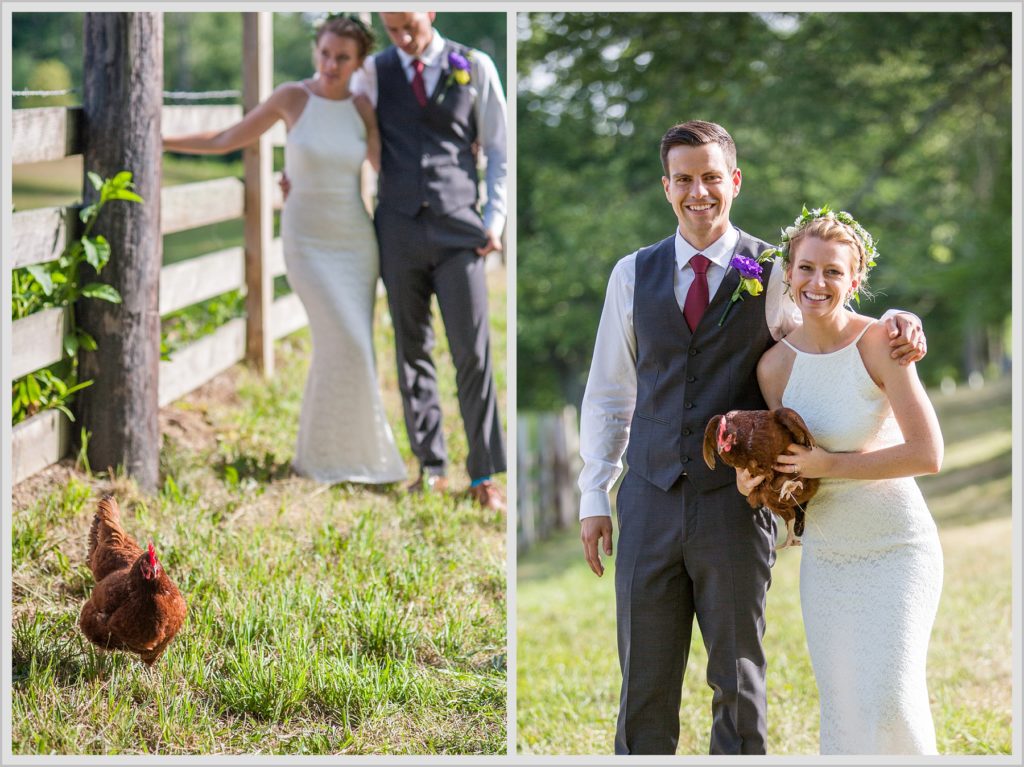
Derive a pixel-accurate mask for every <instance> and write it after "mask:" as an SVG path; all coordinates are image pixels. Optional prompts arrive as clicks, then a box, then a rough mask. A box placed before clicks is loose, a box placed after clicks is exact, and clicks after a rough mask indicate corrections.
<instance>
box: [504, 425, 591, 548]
mask: <svg viewBox="0 0 1024 767" xmlns="http://www.w3.org/2000/svg"><path fill="white" fill-rule="evenodd" d="M517 428H518V430H517V432H516V433H517V445H518V449H517V452H518V455H517V460H516V467H517V475H516V476H517V480H516V489H517V498H518V501H517V506H518V508H517V509H516V524H517V528H516V529H517V541H518V548H519V552H520V553H522V552H524V551H526V549H528V548H529V547H530V546H531V545H533V544H534V543H536V542H537V541H541V540H544V539H545V538H547V537H549V536H550V535H551V534H552V533H554V532H556V531H558V530H563V529H566V528H573V527H575V525H576V520H577V519H578V518H579V491H578V490H577V486H576V480H577V477H579V473H580V466H581V463H580V458H579V427H578V423H577V419H576V408H574V407H572V406H567V407H566V408H564V409H563V410H562V411H560V412H553V413H520V414H519V416H518V418H517Z"/></svg>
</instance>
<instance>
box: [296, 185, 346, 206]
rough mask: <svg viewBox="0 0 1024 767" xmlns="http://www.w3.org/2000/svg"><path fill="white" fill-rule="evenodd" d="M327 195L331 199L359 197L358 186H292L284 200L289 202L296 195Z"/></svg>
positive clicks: (321, 196)
mask: <svg viewBox="0 0 1024 767" xmlns="http://www.w3.org/2000/svg"><path fill="white" fill-rule="evenodd" d="M309 196H316V197H320V198H323V197H329V198H332V199H344V200H352V199H356V198H359V197H360V194H359V187H358V186H353V187H344V188H340V187H336V186H300V187H295V186H293V187H292V188H291V190H290V191H289V192H288V199H287V200H286V202H291V201H292V200H293V199H295V198H297V197H309Z"/></svg>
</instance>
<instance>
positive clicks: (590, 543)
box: [580, 516, 612, 578]
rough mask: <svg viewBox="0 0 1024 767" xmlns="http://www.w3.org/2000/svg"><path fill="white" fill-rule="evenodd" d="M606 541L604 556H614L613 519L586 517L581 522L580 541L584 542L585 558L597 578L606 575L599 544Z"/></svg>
mask: <svg viewBox="0 0 1024 767" xmlns="http://www.w3.org/2000/svg"><path fill="white" fill-rule="evenodd" d="M602 539H604V555H605V556H606V557H610V556H611V555H612V518H611V517H605V516H600V517H585V518H584V519H583V521H582V522H580V540H581V541H583V556H584V557H586V559H587V564H588V565H590V569H591V570H593V571H594V574H595V575H597V577H599V578H600V577H601V576H602V575H604V565H603V564H601V555H600V553H599V552H598V543H599V542H600V541H601V540H602Z"/></svg>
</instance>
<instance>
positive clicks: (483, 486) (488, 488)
mask: <svg viewBox="0 0 1024 767" xmlns="http://www.w3.org/2000/svg"><path fill="white" fill-rule="evenodd" d="M469 497H470V498H472V499H473V500H474V501H476V502H477V504H478V505H480V506H482V507H483V508H485V509H491V510H492V511H504V510H505V499H504V498H502V497H501V490H500V489H499V488H498V486H497V485H496V484H494V483H493V482H491V480H489V479H485V480H484V481H483V482H481V483H480V484H479V485H477V486H476V487H471V488H469Z"/></svg>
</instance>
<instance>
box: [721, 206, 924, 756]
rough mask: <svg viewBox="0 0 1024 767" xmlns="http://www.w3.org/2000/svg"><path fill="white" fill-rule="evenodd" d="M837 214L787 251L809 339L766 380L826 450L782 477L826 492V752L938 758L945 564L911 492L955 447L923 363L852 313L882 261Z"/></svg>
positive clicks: (796, 461)
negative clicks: (932, 682) (936, 680)
mask: <svg viewBox="0 0 1024 767" xmlns="http://www.w3.org/2000/svg"><path fill="white" fill-rule="evenodd" d="M838 215H839V219H840V220H837V217H836V214H835V213H829V212H827V209H826V210H825V212H824V213H822V211H821V210H818V211H811V212H810V213H808V214H806V215H805V216H803V217H802V219H803V222H802V223H800V220H798V224H797V225H796V226H795V227H794V228H793V229H792V230H791V232H790V235H789V242H788V247H786V246H785V245H784V246H783V247H782V249H781V252H782V255H783V259H784V261H785V264H786V276H787V282H788V283H789V286H790V287H789V290H790V295H791V296H792V298H793V300H794V301H795V302H796V304H797V306H798V307H799V309H800V312H801V314H802V316H803V324H802V326H801V327H799V328H798V329H797V330H794V331H793V332H792V333H790V334H789V335H788V336H787V337H786V338H784V339H783V340H782V343H780V344H777V345H776V346H774V347H772V348H771V349H770V350H769V351H768V352H766V353H765V355H764V357H763V358H762V359H761V362H760V365H759V366H758V371H757V372H758V381H759V383H760V385H761V389H762V391H763V392H764V395H765V400H766V402H767V403H768V406H769V407H770V408H777V407H782V406H784V407H789V408H793V409H794V410H796V411H797V412H798V413H800V415H801V416H802V417H803V419H804V421H805V422H806V423H807V425H808V427H809V428H810V430H811V432H812V433H813V434H814V436H815V439H816V440H817V442H818V445H819V447H817V448H814V449H809V448H804V447H799V446H792V447H791V448H790V450H789V451H788V454H787V455H783V456H780V457H779V465H778V466H777V468H778V469H780V470H783V471H791V472H798V473H801V474H802V475H803V476H805V477H821V478H822V481H821V487H820V490H819V491H818V494H817V495H816V496H815V498H814V499H813V500H812V501H811V502H810V503H809V504H808V508H807V516H806V525H805V529H804V534H803V537H802V543H803V554H802V558H801V565H800V599H801V605H802V609H803V616H804V624H805V629H806V632H807V649H808V651H809V653H810V657H811V663H812V665H813V667H814V676H815V679H816V681H817V685H818V692H819V697H820V706H821V753H823V754H934V753H936V744H935V728H934V725H933V723H932V715H931V710H930V707H929V700H928V688H927V684H926V679H925V661H926V658H927V653H928V641H929V637H930V635H931V630H932V624H933V623H934V620H935V613H936V610H937V608H938V604H939V594H940V592H941V590H942V550H941V548H940V546H939V538H938V534H937V531H936V527H935V523H934V521H933V520H932V517H931V514H930V513H929V511H928V507H927V506H926V505H925V501H924V498H923V496H922V495H921V492H920V490H919V489H918V487H917V484H916V483H915V482H914V480H913V479H912V477H914V476H917V475H921V474H929V473H934V472H937V471H938V470H939V467H940V465H941V463H942V435H941V432H940V430H939V423H938V419H937V418H936V416H935V411H934V409H933V408H932V405H931V403H930V401H929V400H928V397H927V394H926V393H925V391H924V387H923V386H922V385H921V382H920V380H919V379H918V377H917V372H916V369H915V367H914V366H913V364H910V365H906V366H904V365H901V364H899V363H898V362H897V361H896V360H894V359H892V358H891V356H890V352H891V348H890V346H889V337H888V334H887V333H886V330H885V328H884V326H883V325H882V323H879V322H876V321H875V320H872V319H870V318H868V317H864V316H862V315H859V314H856V313H855V312H853V311H851V310H850V309H849V308H847V306H848V302H849V300H850V298H851V296H852V295H853V294H855V293H856V292H857V291H859V290H862V289H863V286H864V280H865V278H866V276H867V271H868V268H869V265H872V261H873V258H874V255H875V251H874V245H873V242H872V240H871V237H870V235H868V234H867V233H866V232H865V231H864V230H863V229H862V228H861V227H860V226H859V225H858V224H856V222H854V221H853V220H852V218H849V217H848V214H843V213H840V214H838ZM797 229H799V231H796V230H797ZM787 250H788V253H787V252H786V251H787ZM738 482H739V480H738ZM743 490H747V492H749V484H748V486H747V487H746V488H745V487H744V486H743V484H741V491H743Z"/></svg>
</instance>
